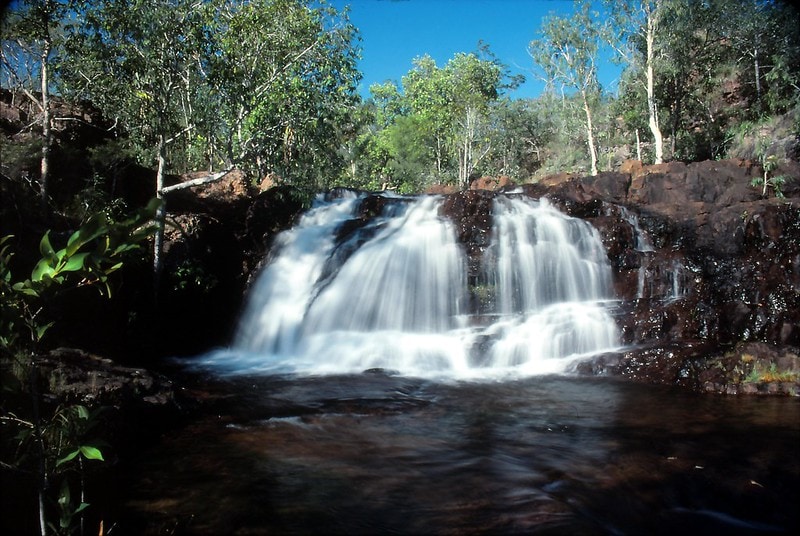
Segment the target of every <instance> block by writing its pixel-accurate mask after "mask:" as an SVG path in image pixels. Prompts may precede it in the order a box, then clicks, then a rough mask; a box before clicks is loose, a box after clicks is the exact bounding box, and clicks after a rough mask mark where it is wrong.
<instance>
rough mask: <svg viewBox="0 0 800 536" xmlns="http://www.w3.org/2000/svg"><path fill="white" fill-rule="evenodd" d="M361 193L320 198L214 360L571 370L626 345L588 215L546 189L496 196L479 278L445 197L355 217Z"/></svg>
mask: <svg viewBox="0 0 800 536" xmlns="http://www.w3.org/2000/svg"><path fill="white" fill-rule="evenodd" d="M361 199H362V198H361V197H360V196H358V195H355V194H352V195H348V196H344V197H337V198H336V199H327V198H324V197H319V198H318V200H317V202H316V203H315V206H314V207H313V208H312V209H311V210H309V211H308V212H307V213H306V214H305V215H304V216H303V218H302V219H301V220H300V221H299V223H298V224H297V225H296V226H295V227H294V228H293V229H290V230H288V231H286V232H284V233H282V234H281V235H280V237H279V239H278V240H277V243H276V246H275V247H274V248H273V252H272V254H271V259H270V261H269V263H268V264H267V265H266V267H265V268H264V270H263V271H262V273H261V274H259V276H258V279H257V282H256V283H255V285H254V286H253V288H252V289H251V291H250V295H249V300H248V304H247V307H246V309H245V311H244V314H243V316H242V319H241V322H240V326H239V329H238V332H237V334H236V337H235V340H234V344H233V346H232V348H230V349H228V350H226V351H221V352H216V353H214V354H211V355H210V356H207V357H206V359H205V360H204V363H205V364H206V365H209V366H214V367H217V368H220V369H222V370H223V371H227V372H233V373H238V372H276V371H290V372H298V373H353V372H361V371H363V370H367V369H373V368H382V369H387V370H391V371H397V372H399V373H402V374H408V375H419V376H428V377H430V376H435V377H442V376H444V377H493V376H499V375H508V374H512V375H519V374H537V373H552V372H563V371H565V370H567V369H568V367H569V366H570V365H571V364H572V363H574V362H575V360H576V359H578V358H581V357H584V356H587V355H591V354H594V353H598V352H603V351H608V350H612V349H614V348H616V347H617V346H618V345H619V343H618V339H619V336H618V333H617V328H616V325H615V323H614V321H613V319H612V318H611V316H610V313H609V307H608V303H609V301H610V300H611V298H612V296H611V291H610V289H611V271H610V267H609V263H608V259H607V258H606V255H605V252H604V249H603V246H602V242H601V241H600V237H599V234H598V233H597V231H596V230H595V229H594V228H593V227H592V226H591V225H590V224H589V223H587V222H585V221H583V220H580V219H576V218H571V217H569V216H566V215H564V214H562V213H561V212H559V211H558V210H557V209H555V208H554V207H553V206H552V205H550V203H548V202H547V200H545V199H542V200H538V201H537V200H532V199H528V198H524V197H516V196H511V195H508V196H498V197H497V198H496V199H495V201H494V204H493V207H492V215H491V216H492V221H493V226H492V233H491V242H490V245H489V246H488V247H487V248H486V249H485V251H484V252H483V255H482V258H481V259H480V262H479V264H480V269H479V271H480V273H478V274H473V277H471V276H470V275H469V273H468V272H469V269H468V266H469V265H470V262H469V261H468V259H467V255H466V253H465V251H464V248H463V246H462V245H461V244H459V243H458V241H457V239H456V231H455V229H454V225H453V223H452V222H451V221H450V220H448V219H447V218H445V217H443V216H441V215H440V214H439V212H440V206H441V198H440V197H436V196H422V197H418V198H405V197H399V196H398V197H387V198H386V199H385V200H384V201H385V202H384V203H383V206H384V208H383V211H382V213H381V214H379V215H378V216H376V217H374V218H365V217H364V216H363V215H359V214H358V210H359V204H360V202H361ZM473 264H474V263H473ZM476 293H481V294H482V295H483V296H484V298H486V299H485V300H483V303H482V304H480V305H476V303H477V302H478V301H479V300H475V299H471V297H474V296H475V294H476ZM478 309H480V310H478Z"/></svg>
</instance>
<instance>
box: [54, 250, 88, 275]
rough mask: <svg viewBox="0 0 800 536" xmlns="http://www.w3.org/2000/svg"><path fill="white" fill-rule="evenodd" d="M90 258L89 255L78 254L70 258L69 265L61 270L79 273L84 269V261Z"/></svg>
mask: <svg viewBox="0 0 800 536" xmlns="http://www.w3.org/2000/svg"><path fill="white" fill-rule="evenodd" d="M88 256H89V253H78V254H77V255H73V256H72V257H70V258H69V260H68V261H67V263H66V264H65V265H64V267H63V268H62V269H61V271H63V272H77V271H78V270H80V269H81V268H83V264H84V260H85V259H86V257H88Z"/></svg>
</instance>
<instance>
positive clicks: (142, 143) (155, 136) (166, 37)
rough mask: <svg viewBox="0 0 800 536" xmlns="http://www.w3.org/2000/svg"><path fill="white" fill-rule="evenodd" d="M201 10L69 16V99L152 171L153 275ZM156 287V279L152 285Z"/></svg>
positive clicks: (188, 122) (195, 71) (89, 5)
mask: <svg viewBox="0 0 800 536" xmlns="http://www.w3.org/2000/svg"><path fill="white" fill-rule="evenodd" d="M201 15H202V11H201V10H200V9H198V4H197V2H195V1H193V0H148V1H143V0H95V1H91V2H86V3H85V5H84V6H83V7H82V9H80V10H79V11H78V13H77V20H76V23H77V24H76V26H77V27H78V28H79V31H78V32H76V34H75V35H74V36H73V37H72V39H71V41H70V43H69V52H70V56H69V64H68V65H66V67H67V69H68V70H69V72H70V73H71V74H70V76H71V80H70V82H71V87H72V91H73V96H75V97H84V98H87V99H88V100H90V101H91V102H92V103H93V104H94V105H95V106H98V107H99V108H100V109H101V110H102V111H103V112H104V114H105V115H106V117H108V118H109V119H111V120H113V121H114V122H115V124H116V125H118V127H119V132H120V134H124V135H125V136H127V138H128V139H129V140H130V142H131V143H132V144H134V145H136V146H137V147H138V149H139V151H140V154H141V155H143V159H144V162H143V163H144V164H148V165H149V164H154V165H155V167H156V185H155V194H156V197H157V198H159V199H161V200H162V203H161V204H160V208H159V211H158V213H157V216H156V217H157V221H158V223H159V226H158V231H157V232H156V235H155V241H154V242H155V243H154V255H153V257H154V259H153V267H154V274H155V275H156V279H157V278H158V275H159V274H160V271H161V262H162V261H161V250H162V243H163V236H164V219H165V215H166V212H165V211H166V208H165V203H164V202H163V198H164V195H165V176H166V174H167V172H168V165H169V157H170V154H169V153H170V149H171V146H172V145H173V144H174V143H175V142H176V141H177V140H178V139H180V137H181V136H185V135H187V134H189V133H190V132H191V131H192V130H193V129H194V127H195V116H194V114H193V112H192V104H191V103H192V101H193V93H194V92H195V91H196V90H197V89H198V88H200V87H202V78H203V73H202V71H201V67H202V65H201V62H200V61H199V58H200V57H201V54H200V51H201V50H202V47H203V43H204V38H205V35H204V32H205V31H207V30H208V27H207V26H205V25H204V21H203V19H202V16H201ZM156 283H157V281H156Z"/></svg>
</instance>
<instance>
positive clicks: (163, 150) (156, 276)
mask: <svg viewBox="0 0 800 536" xmlns="http://www.w3.org/2000/svg"><path fill="white" fill-rule="evenodd" d="M166 167H167V143H166V140H165V138H164V135H163V134H159V136H158V170H157V171H156V198H158V200H159V201H161V203H160V204H159V205H158V209H157V210H156V225H157V227H156V233H155V237H154V240H153V291H154V293H155V295H156V296H157V295H158V287H159V284H160V283H161V270H162V268H163V266H162V265H163V260H162V258H161V253H162V250H163V248H164V226H165V222H166V216H167V207H166V200H165V199H164V173H165V171H166Z"/></svg>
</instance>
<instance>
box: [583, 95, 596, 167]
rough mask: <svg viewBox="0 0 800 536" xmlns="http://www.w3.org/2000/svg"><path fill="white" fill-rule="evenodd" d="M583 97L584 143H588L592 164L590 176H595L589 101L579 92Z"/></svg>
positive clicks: (594, 153)
mask: <svg viewBox="0 0 800 536" xmlns="http://www.w3.org/2000/svg"><path fill="white" fill-rule="evenodd" d="M581 97H583V111H584V112H586V141H587V142H588V143H589V158H590V160H591V162H592V169H591V174H592V176H594V175H597V149H596V148H595V146H594V126H593V124H592V110H591V109H590V108H589V99H588V97H587V96H586V92H585V91H581Z"/></svg>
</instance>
